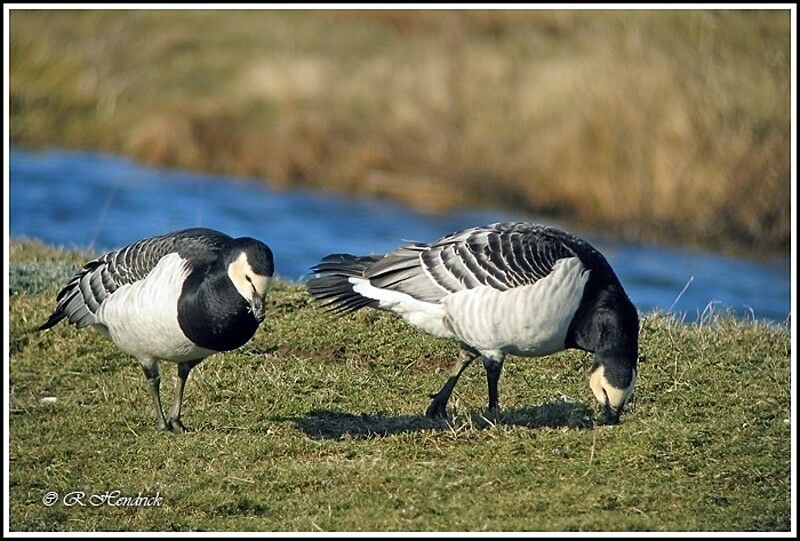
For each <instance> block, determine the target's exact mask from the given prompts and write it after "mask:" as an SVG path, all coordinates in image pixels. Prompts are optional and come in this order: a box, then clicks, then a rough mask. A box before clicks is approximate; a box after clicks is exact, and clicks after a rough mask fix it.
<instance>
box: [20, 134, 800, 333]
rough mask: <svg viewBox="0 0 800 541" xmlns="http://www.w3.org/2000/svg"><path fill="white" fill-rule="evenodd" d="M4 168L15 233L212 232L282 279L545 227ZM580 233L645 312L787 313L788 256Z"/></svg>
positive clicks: (345, 200)
mask: <svg viewBox="0 0 800 541" xmlns="http://www.w3.org/2000/svg"><path fill="white" fill-rule="evenodd" d="M9 165H10V185H9V195H10V216H9V218H10V230H11V235H12V236H27V237H35V238H39V239H41V240H43V241H45V242H47V243H51V244H56V245H61V246H65V247H84V248H85V247H92V248H94V249H96V250H108V249H113V248H118V247H120V246H122V245H125V244H127V243H129V242H132V241H135V240H138V239H140V238H143V237H147V236H150V235H157V234H161V233H164V232H167V231H171V230H175V229H182V228H186V227H193V226H203V227H211V228H214V229H219V230H221V231H224V232H226V233H228V234H229V235H233V236H252V237H256V238H258V239H260V240H263V241H264V242H266V243H267V244H268V245H269V246H270V247H271V248H272V250H273V252H274V254H275V265H276V272H277V274H278V275H280V276H282V277H284V278H287V279H290V280H299V279H302V278H304V277H307V276H308V269H309V267H311V266H312V265H313V264H315V263H317V262H318V261H319V260H320V259H321V258H322V257H324V256H325V255H327V254H329V253H333V252H349V253H356V254H369V253H384V252H387V251H389V250H391V249H392V248H394V247H396V246H398V245H400V244H401V243H402V242H403V241H405V240H418V241H432V240H435V239H437V238H439V237H441V236H442V235H444V234H447V233H450V232H453V231H456V230H458V229H461V228H464V227H470V226H474V225H481V224H488V223H492V222H498V221H506V220H531V221H540V222H542V221H543V220H536V219H534V218H531V217H530V216H525V215H522V214H515V213H509V212H507V211H498V210H487V209H469V210H463V211H459V212H453V213H450V214H444V215H431V214H422V213H419V212H415V211H413V210H410V209H408V208H406V207H403V206H401V205H397V204H394V203H390V202H386V201H381V200H376V199H371V198H366V197H358V198H351V197H344V196H338V195H332V194H329V193H323V192H313V191H306V190H291V191H278V190H274V189H271V188H269V187H267V186H265V185H264V184H262V183H260V182H257V181H255V180H253V179H243V178H234V177H220V176H215V175H208V174H201V173H195V172H186V171H180V170H169V169H158V168H152V167H145V166H142V165H140V164H137V163H135V162H132V161H130V160H127V159H124V158H119V157H112V156H108V155H103V154H97V153H86V152H67V151H60V150H58V151H47V152H41V153H35V152H29V151H25V150H21V149H13V150H12V151H11V155H10V164H9ZM544 222H545V223H548V224H550V225H556V226H558V225H559V224H557V223H554V222H552V221H544ZM573 232H574V233H576V234H579V235H580V236H582V237H584V238H585V239H586V240H588V241H590V242H591V243H592V244H594V245H595V247H596V248H597V249H599V250H600V251H601V252H603V253H604V254H605V256H606V257H607V259H608V260H609V262H610V263H611V265H612V267H613V268H614V269H615V270H616V272H617V274H618V276H619V278H620V280H621V281H622V283H623V285H624V286H625V288H626V290H627V292H628V294H629V295H630V297H631V299H632V300H633V302H634V303H635V304H636V306H637V307H638V308H639V309H640V310H641V311H643V312H648V311H650V310H653V309H660V310H665V311H666V310H669V309H670V308H671V309H672V311H673V312H675V313H677V314H678V315H680V316H682V317H684V318H685V319H686V320H687V321H692V320H695V319H697V318H698V316H699V315H701V314H702V313H703V311H704V310H705V309H706V308H707V307H708V306H709V305H712V306H713V307H714V308H715V309H730V310H732V311H733V312H735V313H736V314H737V315H739V316H741V317H748V318H750V317H755V318H756V319H768V320H772V321H778V322H781V321H785V320H786V318H787V316H788V314H789V310H790V266H789V257H788V254H787V257H784V258H780V257H779V258H771V259H770V260H769V261H766V262H754V261H749V260H742V259H735V258H730V257H725V256H721V255H715V254H712V253H707V252H701V251H695V250H680V249H671V248H665V247H659V246H649V245H640V244H631V243H623V242H615V241H613V240H610V239H606V238H600V237H598V236H593V235H592V234H590V233H586V232H580V231H573ZM687 283H688V284H689V286H688V288H686V291H685V292H684V293H683V294H682V295H680V293H681V291H682V290H683V289H684V288H685V287H686V285H687ZM676 299H677V302H676ZM673 305H674V306H673Z"/></svg>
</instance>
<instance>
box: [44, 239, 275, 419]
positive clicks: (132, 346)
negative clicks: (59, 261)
mask: <svg viewBox="0 0 800 541" xmlns="http://www.w3.org/2000/svg"><path fill="white" fill-rule="evenodd" d="M273 268H274V267H273V262H272V252H271V251H270V249H269V247H267V245H266V244H264V243H262V242H260V241H258V240H255V239H252V238H249V237H242V238H237V239H234V238H231V237H229V236H228V235H225V234H224V233H220V232H219V231H214V230H212V229H203V228H193V229H184V230H182V231H176V232H173V233H167V234H165V235H160V236H157V237H150V238H146V239H143V240H140V241H138V242H135V243H133V244H130V245H128V246H125V247H124V248H121V249H120V250H117V251H115V252H109V253H107V254H104V255H102V256H100V257H99V258H97V259H95V260H93V261H89V262H88V263H86V264H85V265H84V266H83V268H82V269H81V270H80V271H78V273H77V274H75V276H73V277H72V279H70V281H69V282H68V283H67V285H66V286H64V287H63V288H62V289H61V291H60V292H59V293H58V296H57V297H56V301H57V307H56V309H55V311H54V312H53V314H52V315H51V316H50V319H48V320H47V322H46V323H44V324H43V325H42V326H41V327H39V330H44V329H48V328H50V327H52V326H54V325H56V324H57V323H58V322H59V321H61V320H62V319H66V320H67V321H68V322H69V323H71V324H73V325H76V326H77V327H78V328H81V327H86V326H91V327H94V328H95V329H96V330H98V331H100V332H101V333H103V334H105V335H106V336H109V337H110V338H111V339H112V340H113V341H114V343H115V344H116V345H117V346H118V347H119V348H120V349H121V350H122V351H124V352H125V353H128V354H130V355H132V356H134V357H135V358H136V359H137V360H138V361H139V362H140V363H141V365H142V368H143V369H144V373H145V376H146V377H147V379H148V381H149V382H150V394H151V395H152V399H153V403H154V405H155V409H156V416H157V419H158V423H159V425H160V427H161V428H162V429H164V430H167V431H170V432H184V431H185V430H186V428H185V427H184V426H183V424H182V423H181V404H182V402H183V390H184V387H185V385H186V380H187V378H188V377H189V372H191V370H192V368H194V367H195V366H197V365H198V364H199V363H200V362H202V361H203V359H205V358H206V357H208V356H209V355H211V354H213V353H216V352H218V351H228V350H232V349H236V348H238V347H239V346H241V345H243V344H245V343H246V342H247V341H248V340H250V338H251V337H252V336H253V334H255V332H256V329H257V328H258V325H259V324H260V323H261V321H263V320H264V316H265V312H264V297H265V295H266V290H267V285H268V282H269V279H270V277H271V276H272V273H273ZM159 360H165V361H172V362H175V363H177V364H178V379H177V387H176V392H175V399H174V402H173V404H172V409H171V410H170V412H169V415H168V416H165V415H164V411H163V409H162V407H161V397H160V383H161V378H160V375H159V370H158V361H159Z"/></svg>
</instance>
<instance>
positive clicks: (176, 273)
mask: <svg viewBox="0 0 800 541" xmlns="http://www.w3.org/2000/svg"><path fill="white" fill-rule="evenodd" d="M188 274H189V273H188V270H187V268H186V264H185V261H184V259H183V258H181V257H180V256H179V255H178V254H174V253H173V254H169V255H166V256H164V257H162V258H161V260H160V261H159V262H158V264H157V265H156V266H155V268H154V269H153V270H152V271H151V272H150V274H148V275H147V277H146V278H144V279H143V280H139V281H138V282H135V283H133V284H127V285H124V286H122V287H120V288H119V289H117V290H116V291H114V293H113V294H112V295H111V296H110V297H108V298H107V299H106V300H105V302H103V304H102V305H101V306H100V308H99V309H98V311H97V319H98V321H99V322H100V323H101V324H103V325H105V326H106V327H107V328H108V334H109V336H110V337H111V339H112V340H114V343H115V344H117V346H118V347H119V348H120V349H121V350H122V351H124V352H126V353H128V354H130V355H133V356H134V357H136V358H137V359H148V358H158V359H163V360H169V361H175V362H181V361H187V360H193V359H200V358H203V357H207V356H208V355H211V354H212V353H215V352H214V351H211V350H207V349H204V348H201V347H198V346H196V345H195V344H194V343H193V342H192V341H191V340H189V339H188V338H186V336H185V335H184V334H183V331H182V330H181V328H180V325H179V324H178V297H180V294H181V290H182V289H183V282H184V280H185V279H186V277H187V276H188Z"/></svg>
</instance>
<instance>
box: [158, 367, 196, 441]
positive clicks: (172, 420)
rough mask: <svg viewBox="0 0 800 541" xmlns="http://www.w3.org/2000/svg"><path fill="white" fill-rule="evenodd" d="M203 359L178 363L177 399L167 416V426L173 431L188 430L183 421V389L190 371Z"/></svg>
mask: <svg viewBox="0 0 800 541" xmlns="http://www.w3.org/2000/svg"><path fill="white" fill-rule="evenodd" d="M202 361H203V359H198V360H196V361H186V362H182V363H180V364H179V365H178V381H177V383H178V385H177V388H176V390H175V399H174V401H173V402H172V409H171V410H170V411H169V417H167V428H168V430H171V431H172V432H186V427H185V426H183V423H182V422H181V406H182V405H183V389H184V388H185V387H186V380H188V379H189V372H191V371H192V368H194V367H195V366H197V365H198V364H200V363H201V362H202Z"/></svg>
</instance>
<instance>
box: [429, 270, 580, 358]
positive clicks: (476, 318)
mask: <svg viewBox="0 0 800 541" xmlns="http://www.w3.org/2000/svg"><path fill="white" fill-rule="evenodd" d="M588 279H589V271H587V270H586V269H585V268H584V266H583V264H582V263H581V262H580V259H578V258H577V257H570V258H566V259H561V260H559V261H558V262H556V264H555V265H554V266H553V270H552V272H551V273H550V274H549V275H548V276H546V277H545V278H542V279H541V280H539V281H537V282H536V283H535V284H532V285H527V286H522V287H516V288H513V289H509V290H507V291H498V290H496V289H494V288H492V287H488V286H484V287H478V288H474V289H467V290H464V291H459V292H457V293H453V294H452V295H450V296H448V297H446V298H445V299H444V306H445V309H446V312H447V317H448V319H449V321H450V326H451V327H452V328H453V331H454V332H455V334H456V336H457V337H458V339H460V340H461V341H462V342H464V343H466V344H468V345H470V346H472V347H474V348H475V349H477V350H478V351H480V352H482V353H484V354H485V355H487V356H490V357H496V356H498V354H505V353H511V354H514V355H523V356H527V357H540V356H543V355H549V354H551V353H555V352H557V351H561V350H562V349H564V340H565V339H566V336H567V330H568V328H569V324H570V322H571V321H572V317H573V316H574V315H575V312H576V311H577V309H578V306H579V305H580V302H581V298H582V297H583V289H584V286H585V285H586V281H587V280H588Z"/></svg>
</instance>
